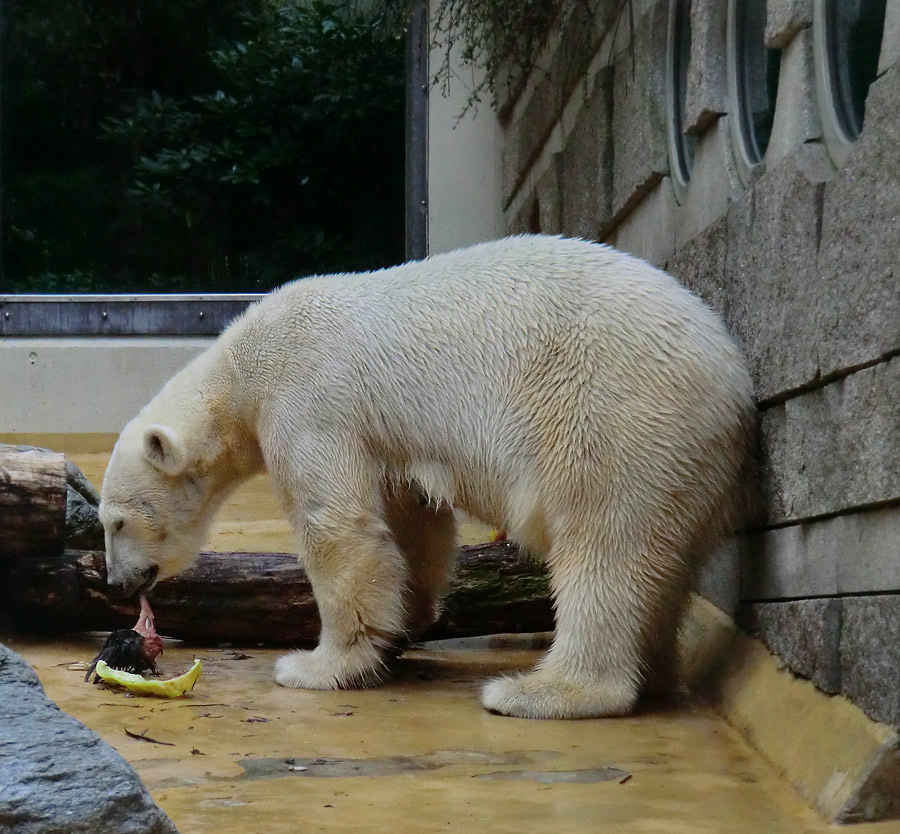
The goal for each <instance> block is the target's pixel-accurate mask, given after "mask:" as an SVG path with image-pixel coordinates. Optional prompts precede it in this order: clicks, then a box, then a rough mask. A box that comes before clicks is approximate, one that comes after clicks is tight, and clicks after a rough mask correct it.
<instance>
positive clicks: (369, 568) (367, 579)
mask: <svg viewBox="0 0 900 834" xmlns="http://www.w3.org/2000/svg"><path fill="white" fill-rule="evenodd" d="M304 529H305V535H304V538H305V542H304V544H305V545H306V547H305V554H304V565H305V568H306V572H307V574H308V576H309V579H310V584H311V585H312V589H313V594H314V595H315V598H316V603H317V605H318V608H319V616H320V619H321V621H322V630H321V633H320V636H319V645H318V646H317V647H316V648H315V649H314V650H313V651H296V652H292V653H291V654H289V655H285V656H284V657H282V658H280V659H279V660H278V662H277V663H276V665H275V680H276V682H277V683H279V684H281V685H282V686H287V687H293V688H297V689H351V688H357V687H365V686H367V685H370V684H372V683H376V682H377V681H378V680H379V679H381V678H382V677H383V675H384V673H385V658H386V656H387V655H388V654H389V653H390V651H391V650H392V648H393V647H394V646H395V645H396V644H397V643H399V642H401V641H402V639H403V631H404V610H403V588H404V587H405V585H406V562H405V560H404V558H403V555H402V554H401V553H400V551H399V549H398V548H397V546H396V544H395V543H394V541H393V538H392V536H391V533H390V530H389V529H388V527H387V525H386V523H385V522H384V521H383V520H382V518H381V517H380V515H379V514H378V512H377V507H372V508H368V509H365V510H364V509H362V508H360V507H359V506H357V507H356V510H355V511H354V512H351V513H349V514H348V513H347V512H346V508H345V507H340V508H331V509H329V510H327V511H322V512H318V513H317V517H316V518H315V519H312V518H307V521H306V522H305V525H304Z"/></svg>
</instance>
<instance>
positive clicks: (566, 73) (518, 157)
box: [503, 3, 612, 206]
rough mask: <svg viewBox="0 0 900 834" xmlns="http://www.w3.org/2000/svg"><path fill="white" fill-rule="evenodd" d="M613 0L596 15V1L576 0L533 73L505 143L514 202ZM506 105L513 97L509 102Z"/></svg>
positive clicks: (507, 189) (506, 195)
mask: <svg viewBox="0 0 900 834" xmlns="http://www.w3.org/2000/svg"><path fill="white" fill-rule="evenodd" d="M611 8H612V7H611V5H606V4H604V5H603V7H602V8H600V9H597V10H596V11H597V12H598V15H599V16H598V17H596V19H595V16H594V15H593V12H594V8H593V6H592V5H590V4H582V3H575V4H572V5H571V7H570V14H569V15H568V17H567V18H566V19H565V20H564V21H563V22H562V24H561V28H560V29H559V31H558V32H556V33H553V34H552V35H551V37H552V39H553V41H554V43H555V44H556V48H555V49H554V50H553V51H552V54H551V55H550V57H549V59H548V61H547V62H545V63H544V64H538V65H537V66H536V67H535V68H534V69H533V70H532V74H531V79H530V83H531V84H532V85H533V90H532V92H531V94H530V96H529V98H528V100H527V102H525V103H524V105H523V106H522V112H521V114H520V115H518V116H517V118H516V121H515V123H514V126H513V129H512V130H510V131H508V132H507V136H508V141H506V142H505V143H504V148H503V203H504V206H508V205H509V203H510V201H511V200H512V198H513V197H514V196H515V194H516V192H517V191H518V189H519V187H520V186H521V184H522V181H523V178H524V177H525V174H526V172H527V170H528V167H529V166H530V165H531V163H532V162H533V161H534V159H535V157H536V156H537V154H538V153H539V151H540V149H541V147H542V146H543V144H544V143H545V141H546V140H547V137H548V136H549V135H550V131H551V130H552V129H553V126H554V124H555V122H556V120H557V119H558V118H559V116H560V113H561V112H562V109H563V107H564V105H565V103H566V101H567V100H568V99H569V96H570V95H572V94H573V93H576V94H577V92H576V86H577V85H578V83H579V80H580V79H581V77H582V76H583V75H584V73H585V72H586V70H587V67H588V64H589V63H590V60H591V58H592V57H593V53H594V49H595V47H596V39H597V37H598V36H599V34H600V33H601V32H602V31H603V28H604V25H606V24H608V23H609V13H610V11H611ZM503 109H504V111H508V110H510V109H512V103H511V102H507V103H506V104H504V108H503Z"/></svg>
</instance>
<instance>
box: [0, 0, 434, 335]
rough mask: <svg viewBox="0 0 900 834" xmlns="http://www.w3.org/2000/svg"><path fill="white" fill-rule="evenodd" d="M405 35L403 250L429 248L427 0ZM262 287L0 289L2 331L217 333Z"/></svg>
mask: <svg viewBox="0 0 900 834" xmlns="http://www.w3.org/2000/svg"><path fill="white" fill-rule="evenodd" d="M407 37H408V41H407V113H406V119H407V125H406V130H407V143H406V144H407V147H406V156H407V160H406V172H407V195H406V237H407V253H406V254H407V258H408V259H420V258H424V257H425V256H426V255H427V249H428V172H427V160H428V155H427V154H428V149H427V148H428V89H429V76H428V46H429V40H428V0H413V3H412V18H411V25H410V28H409V32H408V35H407ZM262 297H263V294H262V293H248V294H240V293H220V294H209V293H178V294H155V295H154V294H123V295H117V294H108V295H107V294H104V295H36V294H35V295H30V294H21V295H13V294H7V295H3V294H0V338H6V337H66V336H71V337H79V336H82V337H92V336H217V335H218V334H219V333H221V332H222V330H223V329H224V328H225V327H226V325H227V324H228V323H229V322H230V321H231V320H232V319H234V318H235V317H236V316H238V315H240V314H241V313H242V312H243V311H244V310H245V309H246V308H247V307H248V306H249V305H251V304H252V303H254V302H256V301H258V300H259V299H260V298H262Z"/></svg>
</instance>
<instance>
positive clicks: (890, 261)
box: [814, 66, 900, 376]
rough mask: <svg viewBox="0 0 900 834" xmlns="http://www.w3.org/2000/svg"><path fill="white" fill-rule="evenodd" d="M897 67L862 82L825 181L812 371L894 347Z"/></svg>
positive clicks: (897, 319) (897, 327)
mask: <svg viewBox="0 0 900 834" xmlns="http://www.w3.org/2000/svg"><path fill="white" fill-rule="evenodd" d="M898 112H900V66H895V67H893V68H892V69H890V70H889V71H887V72H886V73H885V74H884V75H883V76H882V77H881V78H879V79H878V81H876V82H875V83H874V84H873V85H872V86H871V88H870V89H869V96H868V99H867V100H866V117H865V123H864V125H863V131H862V135H861V136H860V138H859V140H858V141H857V142H856V144H855V145H854V147H853V149H852V150H851V152H850V156H849V157H848V159H847V161H846V163H845V164H844V166H843V167H842V168H841V170H840V171H839V172H838V174H837V177H836V178H835V179H834V180H833V181H832V182H829V183H828V184H827V185H826V187H825V193H824V202H823V211H822V221H821V222H822V242H821V247H820V250H819V257H818V266H817V269H816V275H815V276H814V277H815V284H816V285H817V287H818V304H817V314H816V321H815V332H816V333H817V334H818V344H817V359H818V366H819V373H820V374H821V375H822V376H828V375H831V374H833V373H835V372H836V371H839V370H842V369H846V368H852V367H855V366H858V365H861V364H863V363H866V362H871V361H873V360H875V359H877V358H879V357H880V356H884V355H886V354H888V353H890V352H892V351H896V350H897V349H898V348H900V291H898V283H900V275H898V273H897V270H898V263H897V241H898V240H900V154H898V153H897V152H896V149H897V148H898V147H900V119H898V118H897V113H898Z"/></svg>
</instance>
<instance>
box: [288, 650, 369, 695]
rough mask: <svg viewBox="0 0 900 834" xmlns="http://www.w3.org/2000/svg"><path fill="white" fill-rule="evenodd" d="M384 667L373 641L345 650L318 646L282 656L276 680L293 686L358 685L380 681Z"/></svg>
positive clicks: (330, 687)
mask: <svg viewBox="0 0 900 834" xmlns="http://www.w3.org/2000/svg"><path fill="white" fill-rule="evenodd" d="M383 670H384V664H383V661H382V658H381V655H380V653H379V652H378V650H377V649H375V648H374V647H373V646H371V645H369V646H360V645H358V646H356V647H354V649H353V650H350V651H345V652H337V651H335V650H334V649H325V648H323V647H321V646H319V647H318V648H317V649H313V651H311V652H310V651H296V652H291V653H290V654H286V655H284V656H283V657H280V658H279V659H278V660H277V661H276V663H275V682H276V683H278V684H280V685H281V686H286V687H289V688H291V689H319V690H328V689H356V688H362V687H366V686H368V685H370V684H373V683H377V682H378V680H379V679H380V678H381V675H382V672H383Z"/></svg>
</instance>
